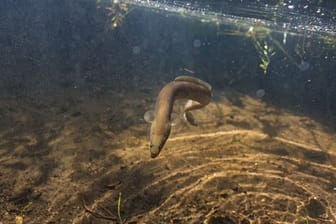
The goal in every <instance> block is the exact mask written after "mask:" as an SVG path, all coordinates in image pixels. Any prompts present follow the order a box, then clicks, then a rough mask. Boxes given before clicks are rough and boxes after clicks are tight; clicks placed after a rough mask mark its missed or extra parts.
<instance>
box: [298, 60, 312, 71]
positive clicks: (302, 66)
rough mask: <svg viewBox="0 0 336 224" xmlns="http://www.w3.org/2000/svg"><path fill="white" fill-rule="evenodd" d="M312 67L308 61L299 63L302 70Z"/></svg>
mask: <svg viewBox="0 0 336 224" xmlns="http://www.w3.org/2000/svg"><path fill="white" fill-rule="evenodd" d="M309 67H310V64H309V63H308V62H306V61H301V63H300V64H298V68H299V69H300V71H301V72H304V71H307V70H308V69H309Z"/></svg>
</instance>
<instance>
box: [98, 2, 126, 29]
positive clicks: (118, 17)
mask: <svg viewBox="0 0 336 224" xmlns="http://www.w3.org/2000/svg"><path fill="white" fill-rule="evenodd" d="M96 5H97V8H103V9H106V10H107V11H108V16H109V17H110V18H111V19H110V24H111V28H112V29H116V28H118V27H120V26H121V24H122V22H123V21H124V18H125V16H126V15H127V14H128V13H129V12H131V10H130V8H129V6H128V5H127V4H126V3H123V2H120V1H119V0H111V1H110V3H108V5H106V4H105V2H103V1H101V0H96Z"/></svg>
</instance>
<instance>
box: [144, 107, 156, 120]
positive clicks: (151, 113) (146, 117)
mask: <svg viewBox="0 0 336 224" xmlns="http://www.w3.org/2000/svg"><path fill="white" fill-rule="evenodd" d="M144 120H145V121H146V122H148V123H152V122H153V120H154V111H153V110H149V111H146V113H145V114H144Z"/></svg>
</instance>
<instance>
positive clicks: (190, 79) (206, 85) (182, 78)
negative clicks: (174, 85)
mask: <svg viewBox="0 0 336 224" xmlns="http://www.w3.org/2000/svg"><path fill="white" fill-rule="evenodd" d="M175 81H186V82H192V83H196V84H198V85H201V86H203V87H204V88H206V89H207V90H209V91H210V92H211V90H212V87H211V85H210V84H209V83H207V82H205V81H203V80H200V79H198V78H195V77H192V76H187V75H182V76H178V77H176V78H175Z"/></svg>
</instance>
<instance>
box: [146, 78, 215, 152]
mask: <svg viewBox="0 0 336 224" xmlns="http://www.w3.org/2000/svg"><path fill="white" fill-rule="evenodd" d="M211 98H212V88H211V86H210V84H208V83H207V82H205V81H202V80H200V79H197V78H195V77H191V76H179V77H177V78H175V80H174V81H172V82H170V83H168V84H167V85H165V86H164V87H163V88H162V89H161V91H160V93H159V96H158V97H157V99H156V103H155V111H154V120H153V121H152V125H151V129H150V145H149V149H150V154H151V157H152V158H155V157H157V156H158V155H159V154H160V152H161V150H162V148H163V146H164V145H165V143H166V141H167V139H168V137H169V134H170V130H171V113H172V110H173V105H174V102H175V100H177V99H188V101H187V103H186V105H185V107H184V118H185V119H186V120H187V121H189V123H191V124H193V125H196V124H195V122H194V119H193V117H192V114H191V113H190V111H192V110H196V109H200V108H203V107H205V106H206V105H207V104H209V102H210V100H211Z"/></svg>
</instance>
